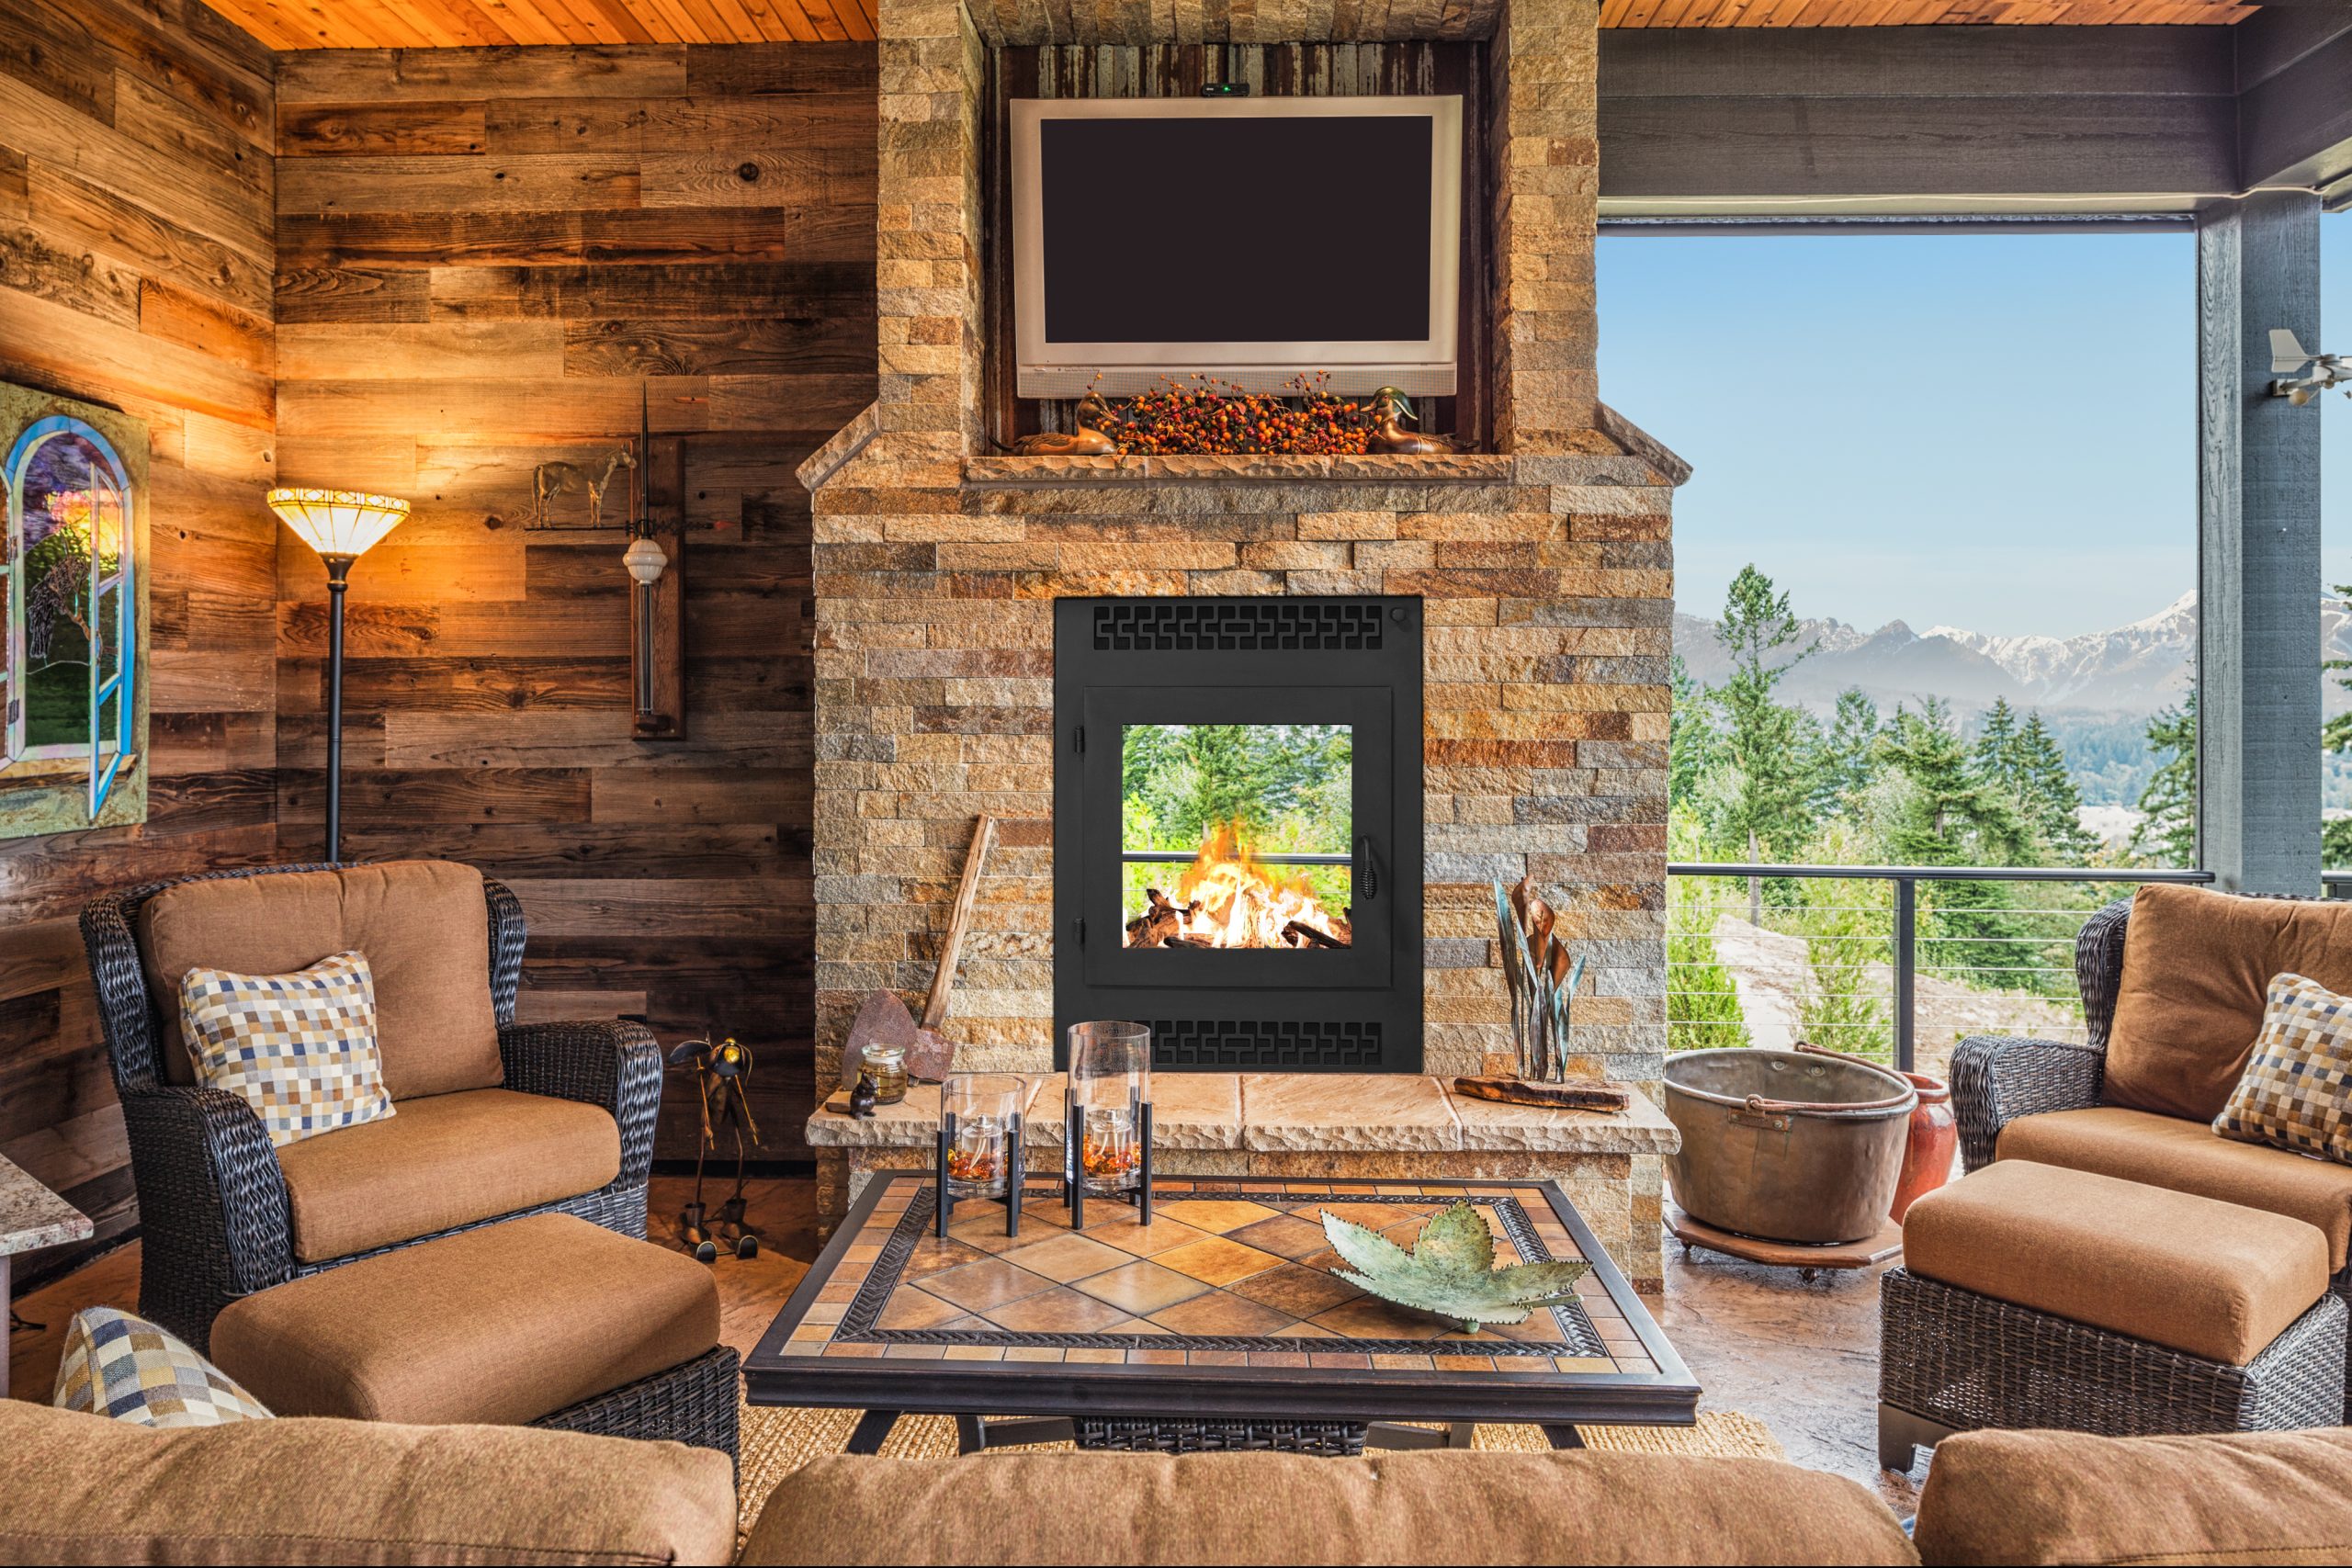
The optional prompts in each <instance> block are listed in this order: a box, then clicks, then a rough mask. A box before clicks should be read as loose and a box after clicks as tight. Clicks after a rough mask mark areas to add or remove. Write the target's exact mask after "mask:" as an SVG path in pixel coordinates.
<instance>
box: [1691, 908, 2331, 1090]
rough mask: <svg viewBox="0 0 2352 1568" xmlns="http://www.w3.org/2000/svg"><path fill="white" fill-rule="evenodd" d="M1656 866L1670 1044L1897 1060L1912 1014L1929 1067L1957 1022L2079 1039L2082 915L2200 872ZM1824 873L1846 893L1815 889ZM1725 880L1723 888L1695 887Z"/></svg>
mask: <svg viewBox="0 0 2352 1568" xmlns="http://www.w3.org/2000/svg"><path fill="white" fill-rule="evenodd" d="M1667 872H1668V875H1669V876H1670V877H1673V878H1675V879H1677V881H1678V883H1679V886H1677V887H1676V888H1674V889H1673V890H1672V892H1671V894H1670V896H1669V900H1668V904H1669V908H1668V937H1667V992H1668V1025H1667V1033H1668V1049H1669V1050H1678V1051H1679V1050H1688V1049H1692V1048H1694V1047H1698V1046H1703V1045H1708V1044H1728V1043H1737V1042H1739V1041H1742V1040H1752V1039H1753V1037H1754V1035H1755V1034H1757V1033H1759V1032H1760V1033H1764V1034H1767V1035H1768V1036H1769V1035H1770V1034H1772V1033H1774V1032H1787V1033H1789V1034H1790V1036H1791V1039H1792V1043H1793V1041H1794V1040H1795V1039H1800V1038H1802V1039H1807V1040H1810V1041H1812V1042H1813V1043H1815V1044H1818V1045H1823V1046H1826V1047H1828V1048H1830V1049H1833V1050H1843V1051H1849V1052H1851V1053H1852V1054H1854V1055H1863V1056H1871V1057H1874V1058H1877V1059H1880V1060H1886V1061H1891V1062H1892V1064H1893V1065H1894V1066H1895V1067H1897V1068H1899V1069H1901V1070H1903V1071H1905V1072H1909V1071H1913V1070H1915V1069H1916V1068H1917V1066H1918V1062H1919V1057H1920V1043H1921V1040H1922V1031H1923V1022H1924V1025H1925V1027H1926V1029H1927V1031H1928V1034H1927V1038H1928V1040H1929V1042H1930V1043H1931V1045H1932V1046H1933V1057H1932V1060H1931V1062H1930V1066H1935V1067H1941V1066H1942V1062H1943V1059H1944V1058H1945V1057H1946V1056H1947V1055H1948V1054H1949V1052H1950V1049H1951V1044H1952V1043H1954V1042H1955V1041H1956V1040H1957V1038H1958V1036H1959V1035H1960V1034H1962V1033H2030V1034H2037V1035H2042V1036H2055V1037H2058V1038H2064V1037H2066V1036H2067V1035H2069V1034H2072V1035H2073V1036H2075V1037H2076V1038H2080V1037H2081V1033H2082V1030H2083V1022H2082V1001H2081V997H2080V995H2079V993H2078V990H2077V988H2076V986H2075V962H2074V954H2075V936H2076V934H2077V933H2078V932H2079V931H2081V929H2082V925H2083V922H2084V921H2085V920H2086V919H2088V918H2089V917H2090V915H2091V914H2092V913H2093V912H2094V911H2095V910H2097V909H2098V908H2100V907H2101V906H2102V905H2104V904H2105V903H2107V902H2108V901H2109V898H2111V897H2114V896H2115V892H2116V891H2117V890H2118V889H2120V888H2128V887H2132V886H2141V885H2143V884H2147V883H2188V884H2202V883H2209V882H2211V881H2212V880H2213V874H2212V873H2211V872H2207V871H2165V870H2148V869H2125V868H2113V867H2098V868H2092V867H2085V866H1941V865H1938V866H1924V865H1920V866H1905V865H1775V864H1763V863H1753V864H1751V863H1718V862H1677V863H1672V864H1669V865H1668V867H1667ZM1835 883H1843V884H1848V885H1850V886H1854V887H1855V888H1857V889H1858V890H1859V891H1858V892H1855V893H1842V892H1841V893H1839V894H1837V895H1834V896H1825V895H1826V889H1825V888H1824V886H1823V885H1825V884H1835ZM2328 883H2329V886H2328V891H2329V893H2330V895H2331V896H2332V897H2347V896H2352V872H2346V873H2344V874H2340V875H2338V874H2331V875H2330V877H2329V878H2328ZM1727 884H1728V885H1732V886H1733V887H1734V889H1735V891H1732V892H1727V893H1723V894H1720V895H1717V894H1713V893H1708V892H1702V888H1708V887H1715V888H1720V887H1723V886H1724V885H1727ZM2070 888H2072V889H2078V890H2079V892H2077V893H2076V894H2075V895H2074V896H2071V897H2070V896H2069V892H2068V890H2069V889H2070ZM1725 917H1729V919H1726V918H1725ZM1743 981H1744V982H1745V984H1744V985H1743V984H1742V982H1743ZM1923 987H1924V988H1923ZM1751 1014H1755V1015H1757V1016H1750V1015H1751ZM1947 1035H1948V1036H1950V1037H1951V1038H1946V1037H1945V1036H1947Z"/></svg>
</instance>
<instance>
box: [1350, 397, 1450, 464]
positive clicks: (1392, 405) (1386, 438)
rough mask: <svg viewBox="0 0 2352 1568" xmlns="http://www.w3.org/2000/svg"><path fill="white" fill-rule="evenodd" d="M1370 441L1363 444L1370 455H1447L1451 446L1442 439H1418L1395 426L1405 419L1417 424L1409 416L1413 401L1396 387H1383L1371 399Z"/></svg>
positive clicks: (1412, 413)
mask: <svg viewBox="0 0 2352 1568" xmlns="http://www.w3.org/2000/svg"><path fill="white" fill-rule="evenodd" d="M1372 412H1373V416H1374V417H1373V422H1372V437H1371V439H1370V441H1368V442H1367V443H1366V445H1367V446H1370V447H1371V449H1372V450H1373V451H1374V452H1421V453H1429V452H1451V451H1453V450H1454V446H1453V442H1451V441H1448V440H1447V439H1446V438H1445V437H1444V436H1442V435H1420V434H1415V433H1414V432H1412V431H1409V430H1407V429H1406V428H1405V427H1404V426H1403V425H1401V424H1399V423H1397V421H1398V420H1400V419H1409V420H1412V421H1413V422H1414V423H1417V424H1418V423H1420V422H1419V418H1418V417H1417V416H1416V415H1415V414H1414V412H1413V400H1411V399H1410V398H1408V397H1407V396H1406V395H1405V394H1404V392H1403V391H1402V390H1401V389H1398V388H1396V387H1383V388H1381V389H1380V390H1378V391H1376V392H1374V393H1373V395H1372Z"/></svg>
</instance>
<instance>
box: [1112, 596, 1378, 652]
mask: <svg viewBox="0 0 2352 1568" xmlns="http://www.w3.org/2000/svg"><path fill="white" fill-rule="evenodd" d="M1380 628H1381V619H1380V606H1379V605H1378V604H1371V603H1367V602H1365V601H1363V600H1356V599H1245V600H1240V601H1238V602H1237V601H1233V600H1202V599H1143V600H1128V601H1124V602H1122V603H1119V604H1098V605H1096V606H1095V607H1094V646H1095V648H1096V649H1097V650H1098V651H1101V652H1103V653H1183V652H1195V651H1201V650H1205V649H1224V650H1229V651H1233V652H1239V653H1258V652H1264V653H1273V652H1282V651H1288V650H1294V649H1306V650H1313V649H1375V648H1378V647H1379V646H1380Z"/></svg>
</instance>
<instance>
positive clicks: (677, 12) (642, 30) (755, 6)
mask: <svg viewBox="0 0 2352 1568" xmlns="http://www.w3.org/2000/svg"><path fill="white" fill-rule="evenodd" d="M1000 3H1001V0H1000ZM1029 3H1031V4H1034V3H1035V0H1029ZM1072 3H1073V0H1046V8H1047V9H1048V10H1060V9H1064V8H1066V7H1067V6H1069V5H1070V4H1072ZM1079 3H1085V0H1079ZM1175 3H1177V4H1187V3H1197V0H1175ZM210 4H211V6H212V7H213V8H214V9H215V10H217V11H219V12H220V14H221V15H222V16H224V17H228V18H229V19H230V20H231V21H232V22H234V23H236V24H237V25H238V26H239V27H241V28H244V29H245V30H246V31H247V32H249V33H251V34H253V35H254V37H255V38H257V39H261V40H262V41H263V42H264V43H266V44H268V45H269V46H270V47H271V48H273V49H448V48H465V47H470V46H479V45H499V44H628V43H662V44H676V43H762V42H774V43H784V42H794V41H797V42H804V43H805V42H813V41H816V40H819V39H871V38H872V37H874V17H875V6H876V0H210ZM1168 4H1170V0H1154V4H1153V6H1152V8H1153V10H1154V11H1159V10H1160V9H1163V8H1165V7H1166V6H1167V5H1168ZM1362 6H1363V0H1263V3H1261V6H1259V8H1258V10H1257V12H1256V20H1255V22H1254V24H1253V25H1252V26H1251V28H1250V32H1251V35H1252V37H1253V39H1256V40H1257V41H1277V40H1280V41H1298V40H1306V39H1314V38H1317V37H1319V36H1325V35H1332V36H1336V35H1334V34H1333V28H1332V26H1331V24H1332V21H1333V19H1334V17H1335V15H1336V14H1338V13H1343V12H1349V11H1360V10H1361V8H1362ZM1219 8H1220V9H1222V7H1219ZM1463 8H1464V7H1462V6H1460V5H1459V4H1458V3H1457V4H1446V3H1445V0H1389V5H1388V25H1387V26H1386V27H1385V28H1378V29H1365V28H1361V27H1359V28H1356V29H1353V30H1352V31H1351V36H1355V37H1358V38H1361V39H1377V38H1383V37H1396V38H1416V37H1424V36H1429V37H1434V36H1438V35H1439V34H1440V33H1442V32H1443V31H1445V28H1444V17H1445V14H1446V13H1448V12H1458V11H1460V10H1462V9H1463ZM2254 9H2255V7H2254V6H2245V5H2239V4H2236V3H2234V0H1602V5H1601V8H1600V20H1601V25H1602V26H1603V27H1610V28H1850V27H1907V26H1922V25H1929V24H1960V23H1988V22H1989V23H2016V24H2024V25H2040V26H2060V25H2064V26H2072V27H2084V26H2097V25H2125V24H2135V23H2136V24H2156V25H2196V24H2206V25H2212V24H2223V23H2229V22H2234V21H2237V20H2239V19H2240V18H2242V17H2246V16H2249V15H2251V14H2252V13H2253V11H2254ZM1283 11H1290V12H1294V13H1295V15H1296V17H1297V22H1296V25H1295V26H1293V27H1288V28H1284V27H1280V26H1272V24H1273V23H1274V22H1275V21H1276V17H1274V16H1272V15H1269V13H1270V12H1283ZM1422 12H1427V13H1428V16H1427V17H1421V15H1420V13H1422ZM1318 19H1319V21H1320V23H1321V26H1319V27H1318V26H1317V22H1318ZM1089 20H1090V21H1091V17H1090V18H1089ZM1070 36H1077V32H1076V31H1075V30H1073V31H1072V33H1071V35H1070Z"/></svg>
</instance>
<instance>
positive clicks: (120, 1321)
mask: <svg viewBox="0 0 2352 1568" xmlns="http://www.w3.org/2000/svg"><path fill="white" fill-rule="evenodd" d="M50 1403H51V1404H54V1405H56V1406H58V1407H59V1408H60V1409H62V1410H79V1411H83V1412H85V1413H86V1414H89V1415H93V1416H114V1417H115V1418H116V1419H117V1420H120V1421H135V1422H137V1423H138V1424H139V1425H140V1426H141V1427H220V1426H225V1425H227V1424H228V1423H229V1422H232V1421H254V1420H263V1419H266V1418H267V1417H268V1416H269V1412H268V1411H267V1410H266V1409H264V1408H262V1404H261V1402H260V1401H259V1400H257V1399H255V1398H254V1396H253V1395H252V1394H250V1393H246V1392H245V1391H244V1390H243V1389H242V1388H240V1387H238V1386H237V1384H236V1382H235V1381H234V1380H233V1379H232V1378H231V1377H230V1376H229V1374H228V1373H226V1372H224V1371H221V1370H220V1368H218V1367H216V1366H214V1365H213V1364H212V1363H211V1362H209V1361H208V1360H206V1359H204V1358H203V1357H201V1356H199V1355H198V1354H197V1353H196V1352H195V1351H194V1350H191V1349H189V1348H187V1345H185V1344H183V1343H182V1342H181V1341H179V1340H178V1339H175V1338H174V1337H172V1336H171V1335H169V1334H166V1333H164V1331H163V1330H162V1329H160V1328H158V1327H156V1326H155V1325H153V1324H152V1323H150V1322H148V1321H147V1320H146V1319H145V1318H143V1317H133V1316H131V1315H130V1314H129V1313H127V1312H117V1311H115V1310H114V1308H112V1307H85V1308H84V1309H83V1310H82V1311H80V1312H77V1313H75V1314H74V1321H73V1322H72V1323H71V1324H69V1325H66V1329H65V1359H64V1360H63V1361H62V1362H60V1363H59V1365H58V1368H57V1392H56V1393H55V1394H53V1395H52V1396H51V1399H50Z"/></svg>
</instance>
